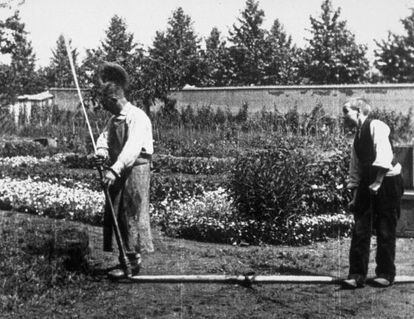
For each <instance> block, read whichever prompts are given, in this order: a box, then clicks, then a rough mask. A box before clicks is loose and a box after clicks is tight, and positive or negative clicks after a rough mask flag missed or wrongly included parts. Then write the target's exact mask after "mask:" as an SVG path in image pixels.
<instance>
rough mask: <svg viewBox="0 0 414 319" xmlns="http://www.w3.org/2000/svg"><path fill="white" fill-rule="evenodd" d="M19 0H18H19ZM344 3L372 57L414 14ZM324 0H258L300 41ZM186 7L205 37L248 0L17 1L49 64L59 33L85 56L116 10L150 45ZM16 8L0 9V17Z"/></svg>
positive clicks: (405, 1)
mask: <svg viewBox="0 0 414 319" xmlns="http://www.w3.org/2000/svg"><path fill="white" fill-rule="evenodd" d="M16 2H18V1H17V0H16ZM332 3H333V6H334V8H337V7H341V19H342V20H346V21H347V27H348V29H349V30H350V31H352V32H353V33H354V34H355V37H356V41H357V43H360V44H366V45H367V46H368V53H367V57H368V58H369V59H370V60H371V61H372V60H373V58H374V49H375V48H377V46H376V45H375V42H374V39H377V40H381V39H386V38H387V34H388V32H389V31H391V32H393V33H397V34H403V32H404V29H403V26H402V24H401V21H400V20H401V19H402V18H405V17H407V16H408V15H409V14H410V10H409V9H410V8H414V0H332ZM321 4H322V0H259V8H260V9H262V10H263V11H264V13H265V20H264V23H263V27H264V28H266V29H268V30H269V29H270V27H271V25H272V24H273V22H274V20H275V19H279V21H280V22H281V23H282V24H283V26H284V29H285V31H286V33H287V34H288V35H291V36H292V39H293V41H294V43H296V44H297V45H298V46H299V47H304V46H305V45H306V43H307V42H306V40H305V39H306V38H309V37H310V33H309V31H307V29H309V28H310V19H309V18H310V16H313V17H318V16H319V15H320V13H321ZM178 7H182V8H183V10H184V12H185V14H187V15H189V16H190V17H191V20H192V21H193V28H194V31H195V33H196V34H197V35H198V36H200V37H201V38H203V39H205V38H206V37H208V35H209V34H210V31H211V29H212V28H213V27H217V28H218V29H219V30H220V31H221V33H222V35H223V37H227V36H228V31H229V30H230V29H231V28H232V26H233V24H234V23H236V22H237V18H238V17H240V15H241V11H242V10H243V9H244V8H245V0H70V1H68V0H25V2H24V4H23V5H21V6H19V7H18V9H19V10H20V15H21V19H22V21H23V22H24V23H25V24H26V30H27V31H28V32H29V35H28V38H29V40H31V41H32V46H33V48H34V51H35V53H36V57H37V65H38V66H46V65H48V64H49V60H50V58H51V56H52V54H51V51H52V49H54V48H55V47H56V41H57V39H58V37H59V35H60V34H64V35H65V36H66V37H68V38H70V39H71V40H72V47H74V48H77V49H78V51H79V53H80V58H81V59H82V58H83V57H84V55H85V53H84V52H85V50H86V49H90V48H97V47H98V46H99V45H100V41H102V40H103V39H104V38H105V30H107V29H108V26H109V21H110V19H111V18H112V17H113V16H114V15H115V14H117V15H118V16H120V17H122V18H124V19H125V22H126V24H127V26H128V31H129V32H132V33H133V34H134V38H135V41H136V42H138V43H140V44H142V45H143V47H144V48H147V47H148V46H151V45H152V42H153V40H154V37H155V33H156V31H165V30H166V29H167V26H168V19H169V18H170V17H171V16H172V13H173V11H174V10H176V9H177V8H178ZM12 14H13V8H12V9H0V19H5V18H6V17H7V16H10V15H12Z"/></svg>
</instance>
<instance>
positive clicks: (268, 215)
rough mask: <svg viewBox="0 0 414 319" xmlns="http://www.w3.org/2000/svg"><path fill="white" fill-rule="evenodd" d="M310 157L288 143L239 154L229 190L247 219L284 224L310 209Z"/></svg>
mask: <svg viewBox="0 0 414 319" xmlns="http://www.w3.org/2000/svg"><path fill="white" fill-rule="evenodd" d="M308 163H309V161H308V159H307V158H306V157H305V156H303V155H302V154H301V152H300V151H299V150H298V149H292V148H291V147H290V146H289V144H288V143H284V145H280V146H279V147H277V148H275V149H271V150H266V151H262V152H257V153H252V154H249V155H247V156H243V157H239V158H238V159H237V160H236V163H235V165H234V166H233V170H232V172H231V177H230V183H229V191H230V195H231V197H232V198H233V199H234V202H235V205H236V208H237V210H238V212H239V214H240V215H241V216H242V217H244V218H249V219H254V220H257V221H266V222H269V223H273V222H276V221H278V222H280V223H281V224H283V223H284V222H285V221H286V220H287V219H288V218H289V217H290V216H294V215H296V214H299V213H300V212H301V211H303V210H304V209H307V208H308V207H307V205H306V201H305V197H304V194H306V193H307V190H308V189H309V187H308V185H307V184H306V180H307V165H308Z"/></svg>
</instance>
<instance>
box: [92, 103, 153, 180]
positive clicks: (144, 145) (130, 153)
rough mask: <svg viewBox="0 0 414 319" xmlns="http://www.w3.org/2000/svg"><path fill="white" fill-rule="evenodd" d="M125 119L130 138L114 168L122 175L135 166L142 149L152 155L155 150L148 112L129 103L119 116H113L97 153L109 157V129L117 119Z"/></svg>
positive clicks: (104, 131)
mask: <svg viewBox="0 0 414 319" xmlns="http://www.w3.org/2000/svg"><path fill="white" fill-rule="evenodd" d="M123 119H125V121H126V125H127V127H128V139H127V141H126V143H125V145H124V147H123V149H122V151H121V153H120V154H119V155H118V158H117V160H116V162H115V163H114V164H113V165H112V167H111V168H112V169H113V170H114V171H115V172H116V173H117V174H118V175H120V174H121V172H122V171H123V170H125V169H126V168H128V167H131V166H133V164H134V163H135V161H136V160H137V158H138V157H139V155H140V154H141V151H142V150H144V151H145V153H146V154H149V155H152V154H153V152H154V148H153V139H152V125H151V121H150V119H149V117H148V116H147V114H146V113H145V112H144V111H143V110H141V109H140V108H138V107H136V106H134V105H132V104H131V103H129V102H128V103H127V104H125V105H124V107H123V108H122V111H121V112H120V114H119V115H117V116H115V115H114V116H112V117H111V118H110V119H109V121H108V124H107V125H106V127H105V128H104V130H103V132H102V133H101V135H100V136H99V138H98V140H97V142H96V148H97V152H96V154H98V155H101V156H104V157H105V158H107V157H108V154H109V153H108V148H109V147H110V145H109V146H108V131H109V129H110V128H111V126H112V125H113V122H114V121H115V120H123Z"/></svg>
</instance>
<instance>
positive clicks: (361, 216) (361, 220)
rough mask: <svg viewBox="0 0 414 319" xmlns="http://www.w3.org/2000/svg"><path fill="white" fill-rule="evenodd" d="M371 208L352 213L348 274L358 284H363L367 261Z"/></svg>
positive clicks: (366, 271)
mask: <svg viewBox="0 0 414 319" xmlns="http://www.w3.org/2000/svg"><path fill="white" fill-rule="evenodd" d="M371 215H372V214H371V210H370V209H367V210H365V211H364V212H363V213H358V214H357V213H356V214H354V219H355V223H354V228H353V230H352V239H351V248H350V251H349V276H348V278H352V279H356V280H357V282H358V284H363V283H364V281H365V279H366V276H367V273H368V263H369V252H370V244H371V218H372V216H371Z"/></svg>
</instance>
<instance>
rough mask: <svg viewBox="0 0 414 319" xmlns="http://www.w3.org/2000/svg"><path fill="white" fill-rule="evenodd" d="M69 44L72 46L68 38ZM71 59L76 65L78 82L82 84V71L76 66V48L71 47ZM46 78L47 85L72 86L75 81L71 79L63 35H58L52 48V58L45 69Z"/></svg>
mask: <svg viewBox="0 0 414 319" xmlns="http://www.w3.org/2000/svg"><path fill="white" fill-rule="evenodd" d="M68 42H69V46H70V47H72V45H71V43H72V41H71V40H68ZM71 54H72V59H73V62H74V65H75V67H76V71H77V74H78V76H79V79H78V80H79V82H80V84H81V85H82V84H83V81H81V79H83V76H82V71H81V70H80V68H79V67H78V64H77V58H78V55H79V53H78V51H77V49H76V48H75V49H72V52H71ZM46 78H47V82H48V86H49V87H74V86H75V83H74V80H73V75H72V71H71V68H70V63H69V58H68V52H67V49H66V45H65V39H64V37H63V35H60V36H59V38H58V40H57V41H56V48H55V49H54V50H52V58H51V59H50V64H49V66H48V67H47V69H46Z"/></svg>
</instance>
